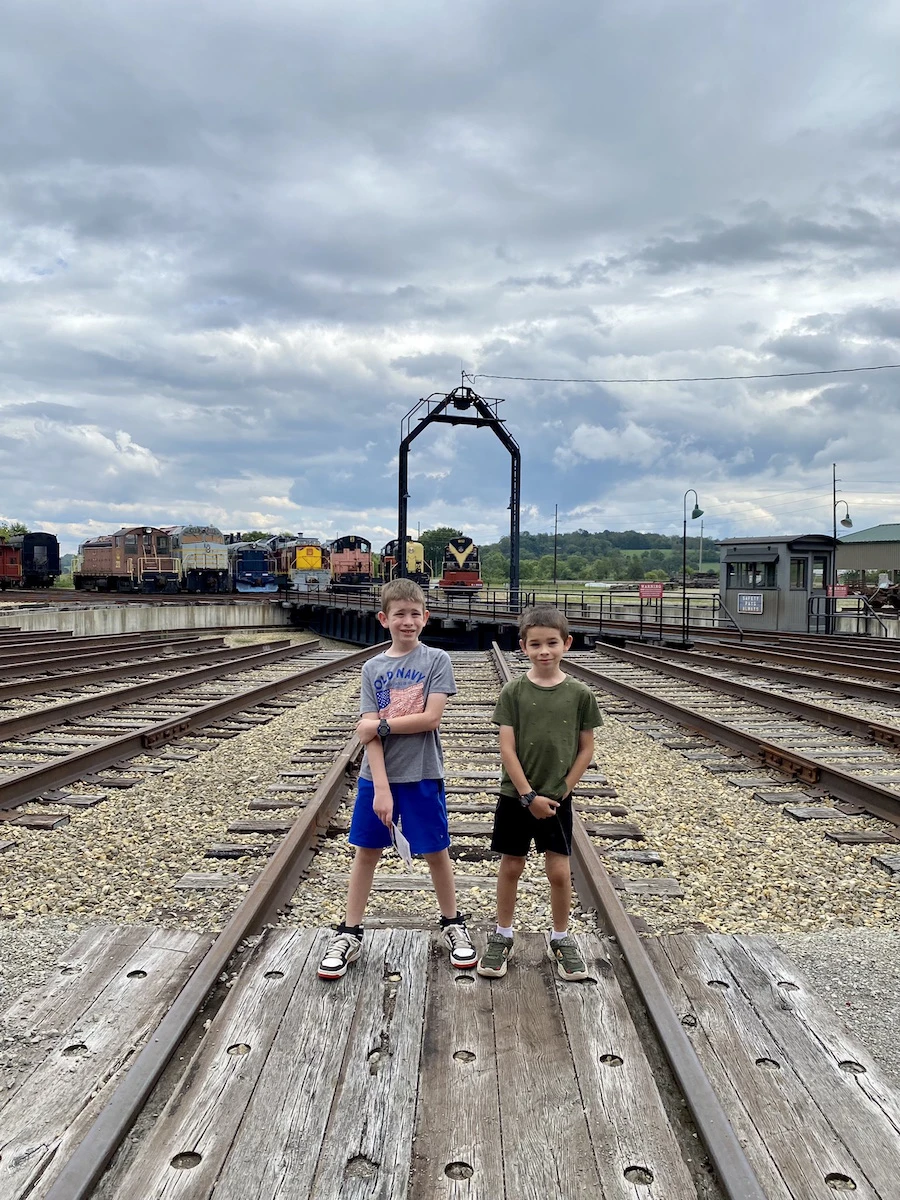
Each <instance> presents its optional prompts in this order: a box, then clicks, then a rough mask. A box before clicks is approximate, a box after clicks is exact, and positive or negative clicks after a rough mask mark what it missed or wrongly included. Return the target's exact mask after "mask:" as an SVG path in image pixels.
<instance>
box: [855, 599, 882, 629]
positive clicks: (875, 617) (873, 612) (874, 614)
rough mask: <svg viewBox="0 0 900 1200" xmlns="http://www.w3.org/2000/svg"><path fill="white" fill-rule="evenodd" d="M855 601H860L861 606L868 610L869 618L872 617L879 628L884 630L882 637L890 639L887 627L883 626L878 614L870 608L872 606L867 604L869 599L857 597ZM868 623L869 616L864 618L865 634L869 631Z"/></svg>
mask: <svg viewBox="0 0 900 1200" xmlns="http://www.w3.org/2000/svg"><path fill="white" fill-rule="evenodd" d="M857 600H859V601H861V602H862V606H863V608H867V609H868V610H869V613H870V614H871V617H872V618H873V619H874V620H876V621H877V622H878V624H879V625H880V626H881V628H882V629H883V630H884V636H885V637H890V634H889V633H888V627H887V625H885V623H884V621H882V619H881V617H879V615H878V613H877V612H876V611H875V609H874V608H873V607H872V605H871V604H870V603H869V597H868V596H858V597H857ZM868 622H869V616H866V632H867V633H868V631H869V630H868Z"/></svg>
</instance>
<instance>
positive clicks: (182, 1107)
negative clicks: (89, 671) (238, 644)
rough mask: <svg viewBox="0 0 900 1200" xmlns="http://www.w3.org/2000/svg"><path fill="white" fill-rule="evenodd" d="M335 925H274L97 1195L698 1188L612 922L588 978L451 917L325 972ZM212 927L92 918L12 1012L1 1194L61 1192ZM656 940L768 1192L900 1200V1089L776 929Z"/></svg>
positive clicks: (595, 941)
mask: <svg viewBox="0 0 900 1200" xmlns="http://www.w3.org/2000/svg"><path fill="white" fill-rule="evenodd" d="M328 936H329V934H328V931H326V930H301V929H293V930H291V929H281V930H276V931H273V932H272V933H270V934H269V935H268V936H267V937H266V938H265V939H264V940H262V941H261V942H260V943H259V945H258V946H257V947H256V949H255V950H254V951H253V953H252V955H251V958H250V961H249V962H248V964H247V966H246V968H245V969H244V970H243V971H242V973H241V975H240V976H239V977H238V979H237V980H236V982H235V984H234V986H233V988H231V990H230V991H229V993H228V996H227V998H226V1000H225V1002H224V1004H223V1005H222V1007H221V1008H220V1009H219V1011H218V1012H217V1013H216V1015H215V1017H214V1018H213V1020H212V1022H211V1024H210V1025H209V1028H208V1029H207V1030H206V1032H205V1033H204V1036H203V1037H202V1039H200V1041H199V1042H198V1044H197V1048H196V1051H195V1052H194V1054H193V1057H192V1058H191V1060H190V1061H185V1062H183V1063H180V1064H179V1072H180V1074H179V1076H178V1078H177V1079H175V1078H170V1081H169V1083H170V1088H169V1091H167V1092H166V1096H167V1097H168V1098H167V1100H166V1103H165V1105H164V1107H163V1109H162V1112H161V1115H159V1117H158V1118H157V1119H156V1121H155V1122H154V1123H153V1124H152V1125H150V1126H149V1128H147V1129H145V1130H144V1131H143V1132H142V1134H141V1136H140V1137H136V1138H134V1139H132V1140H130V1141H129V1143H128V1144H127V1145H126V1148H125V1150H123V1152H122V1153H121V1154H120V1155H119V1156H118V1158H117V1159H116V1161H115V1163H114V1164H113V1167H112V1168H111V1170H110V1171H109V1172H108V1174H107V1176H106V1177H105V1179H104V1180H103V1182H102V1184H101V1185H100V1188H99V1189H98V1192H97V1196H98V1200H99V1198H101V1197H102V1198H103V1200H107V1198H111V1197H128V1198H129V1200H130V1198H131V1197H135V1198H137V1197H140V1200H163V1198H165V1200H177V1198H184V1200H188V1198H190V1200H211V1198H212V1197H215V1200H223V1198H224V1200H276V1198H279V1200H286V1198H288V1197H290V1198H291V1200H335V1198H337V1197H341V1200H344V1198H347V1200H363V1198H364V1197H365V1198H375V1197H378V1198H379V1200H463V1198H465V1200H532V1198H533V1200H538V1198H540V1200H547V1198H550V1197H560V1198H564V1200H582V1198H584V1200H588V1198H589V1197H590V1198H591V1200H696V1196H697V1192H696V1189H695V1185H694V1183H693V1181H692V1178H691V1174H690V1172H689V1170H688V1167H687V1166H686V1165H685V1161H684V1159H683V1157H682V1150H683V1149H684V1141H683V1140H682V1141H679V1138H682V1139H683V1134H679V1135H678V1136H676V1134H675V1133H674V1132H673V1130H672V1128H671V1127H670V1124H669V1121H668V1117H667V1115H666V1112H665V1110H664V1107H663V1103H662V1101H661V1099H660V1097H659V1094H658V1092H657V1089H656V1085H655V1082H654V1077H653V1073H652V1071H651V1068H650V1066H649V1064H648V1062H647V1059H646V1057H645V1054H644V1050H643V1048H642V1046H641V1042H640V1035H639V1033H638V1031H637V1029H636V1028H635V1026H634V1024H633V1022H632V1018H631V1015H630V1013H629V1010H628V1006H627V1004H626V1000H625V997H624V995H623V993H622V992H621V990H620V988H619V985H618V982H617V980H616V975H615V973H614V971H613V970H612V968H611V966H610V965H609V963H608V962H607V961H606V957H605V955H606V949H605V944H604V942H603V941H602V940H601V939H600V938H599V937H597V936H593V935H590V936H581V935H579V940H580V941H581V944H582V948H583V950H584V951H585V952H586V956H587V958H588V962H589V964H590V966H591V969H592V972H593V974H592V978H591V980H589V981H587V982H585V983H582V984H578V983H564V982H563V981H561V980H559V979H558V977H557V976H556V973H555V971H554V969H553V964H552V963H551V962H550V961H549V960H548V959H547V957H546V953H545V949H544V942H543V939H542V938H541V937H539V936H537V935H527V936H520V937H519V938H517V940H516V948H515V954H514V957H513V959H512V960H511V963H510V969H509V972H508V974H507V976H506V977H505V978H504V979H500V980H492V981H488V980H483V979H479V978H478V977H477V976H476V975H475V974H474V972H467V971H452V970H451V968H450V967H449V966H448V964H447V959H446V951H445V950H444V949H443V947H442V946H440V945H439V944H438V943H437V941H436V940H435V939H432V938H431V936H430V935H429V934H426V933H422V932H420V931H415V930H398V929H391V930H387V929H385V930H373V931H371V932H369V933H368V934H367V935H366V943H365V950H364V954H363V957H362V958H361V959H360V960H359V961H358V962H357V963H355V964H353V965H352V966H351V967H350V969H349V971H348V973H347V975H346V977H345V978H344V979H343V980H340V981H338V982H336V983H325V982H323V981H321V980H319V979H318V977H317V976H316V972H315V968H316V964H317V962H318V960H319V957H320V955H321V952H322V948H323V946H324V943H325V940H326V938H327V937H328ZM207 944H208V939H206V938H201V937H198V936H196V935H193V934H186V933H173V932H160V931H153V930H149V929H146V928H136V927H125V928H123V929H109V928H104V929H98V930H94V931H91V932H90V933H88V934H86V935H85V936H84V937H83V938H82V939H81V940H80V941H79V943H78V944H77V945H76V946H75V947H74V948H73V949H72V951H71V952H70V954H69V956H68V958H67V960H66V961H65V964H64V966H63V967H62V968H61V970H60V973H59V975H58V976H56V977H55V978H54V979H53V980H51V981H50V983H49V984H48V985H46V986H45V987H44V988H43V989H41V990H40V991H37V992H36V993H35V994H34V996H32V997H30V998H25V999H23V1000H22V1001H20V1002H18V1003H17V1004H16V1005H15V1006H14V1007H13V1008H12V1009H11V1010H10V1011H9V1013H8V1014H7V1015H6V1017H5V1018H4V1021H5V1025H4V1029H3V1032H4V1034H5V1039H6V1040H5V1042H4V1056H3V1062H2V1070H3V1072H4V1073H3V1074H2V1075H0V1083H2V1085H3V1090H2V1092H0V1095H2V1097H3V1098H2V1101H0V1200H25V1197H26V1196H27V1197H28V1200H39V1198H40V1197H41V1196H43V1195H45V1194H46V1191H47V1188H48V1187H49V1184H50V1182H51V1181H52V1179H53V1177H54V1174H55V1171H56V1169H58V1166H59V1163H60V1162H61V1161H63V1160H64V1159H65V1157H66V1156H67V1155H68V1153H69V1152H70V1151H71V1149H72V1147H73V1146H74V1144H76V1143H77V1140H78V1138H79V1137H80V1136H81V1134H82V1133H83V1132H84V1130H85V1128H86V1127H87V1125H88V1123H89V1121H90V1120H91V1119H92V1118H93V1116H94V1114H95V1113H96V1111H97V1108H98V1105H100V1104H102V1103H104V1102H105V1101H106V1099H107V1098H108V1095H109V1093H110V1089H111V1086H112V1083H113V1082H114V1080H113V1074H114V1072H116V1071H118V1070H120V1069H121V1068H122V1067H123V1066H124V1065H125V1064H126V1062H127V1060H128V1058H129V1057H130V1056H131V1055H132V1054H133V1052H134V1049H135V1048H136V1046H138V1045H139V1044H141V1042H142V1041H144V1040H146V1038H147V1036H148V1034H149V1031H150V1028H151V1024H152V1021H153V1020H154V1019H158V1017H159V1016H160V1015H161V1013H162V1011H163V1010H164V1008H165V1007H166V1006H167V1005H168V1004H169V1003H170V1002H171V998H172V996H173V995H174V993H175V991H176V990H177V988H178V987H179V986H180V985H181V983H182V982H183V980H184V978H185V976H186V973H187V970H188V969H189V967H190V965H192V963H193V962H195V961H196V960H197V958H198V957H199V956H200V955H201V954H202V952H203V950H204V949H205V947H206V945H207ZM647 945H648V947H649V948H650V950H651V953H652V955H653V957H654V960H655V962H656V964H657V967H658V969H659V970H660V972H661V974H662V977H663V980H664V985H665V987H666V989H667V991H668V993H669V995H670V997H671V999H672V1001H673V1003H674V1004H675V1006H676V1010H677V1011H678V1012H679V1014H680V1015H681V1016H682V1019H683V1021H684V1023H685V1027H686V1028H687V1029H688V1031H689V1033H690V1035H691V1037H692V1040H693V1042H694V1045H695V1047H696V1049H697V1053H698V1055H699V1057H700V1059H701V1062H702V1063H703V1065H704V1067H705V1068H706V1070H707V1072H708V1074H709V1076H710V1078H711V1080H712V1083H713V1086H714V1087H715V1089H716V1091H717V1093H718V1095H719V1097H720V1099H721V1100H722V1103H723V1105H724V1106H725V1108H726V1111H727V1112H728V1115H729V1117H730V1119H731V1121H732V1123H733V1125H734V1127H735V1130H736V1132H737V1134H738V1137H739V1138H740V1140H741V1143H742V1144H743V1145H744V1146H745V1147H746V1152H747V1154H748V1157H749V1158H750V1160H751V1162H752V1165H753V1166H754V1168H755V1170H756V1171H757V1174H758V1176H759V1178H760V1180H761V1183H762V1185H763V1188H764V1190H765V1194H766V1196H767V1197H768V1198H769V1200H829V1198H830V1197H832V1196H833V1195H834V1193H835V1191H844V1190H853V1191H855V1193H856V1195H857V1196H859V1197H860V1200H896V1197H897V1195H898V1194H900V1193H898V1188H897V1180H898V1178H900V1097H898V1095H897V1093H896V1092H894V1091H892V1090H891V1088H890V1087H889V1086H888V1085H886V1084H885V1082H884V1081H883V1080H882V1079H880V1077H879V1072H878V1070H877V1068H876V1067H875V1065H874V1064H873V1063H872V1062H871V1060H870V1059H869V1058H868V1056H866V1055H865V1054H864V1052H863V1051H861V1050H860V1049H859V1048H857V1047H855V1046H853V1045H851V1044H850V1043H849V1042H848V1041H847V1039H846V1037H845V1036H844V1035H843V1034H842V1033H841V1032H840V1031H839V1029H838V1027H837V1025H836V1023H835V1022H834V1020H833V1018H832V1017H831V1016H830V1014H828V1013H827V1011H826V1010H825V1009H824V1007H823V1006H822V1005H820V1004H819V1002H818V1001H816V999H815V997H813V996H811V995H810V994H809V992H808V991H807V989H806V987H805V985H804V984H803V981H802V980H801V979H800V978H799V977H798V975H797V972H796V970H795V969H794V967H793V965H792V964H791V963H790V961H789V960H787V959H785V958H783V957H782V956H781V955H780V954H779V952H777V951H776V950H775V949H774V948H773V947H772V946H771V944H770V943H769V942H768V941H766V940H765V939H762V938H735V937H720V936H711V935H702V934H695V935H678V936H671V937H665V938H662V939H658V940H652V939H648V941H647ZM690 1159H691V1165H692V1168H693V1169H694V1170H695V1171H696V1170H697V1169H698V1167H699V1169H700V1170H701V1171H702V1159H703V1155H702V1148H699V1147H697V1146H696V1145H694V1146H692V1147H691V1152H690ZM704 1194H705V1192H704Z"/></svg>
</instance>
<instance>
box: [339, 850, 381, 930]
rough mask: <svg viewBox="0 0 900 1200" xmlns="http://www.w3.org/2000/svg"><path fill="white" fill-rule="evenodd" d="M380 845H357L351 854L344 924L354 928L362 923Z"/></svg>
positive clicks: (379, 853) (379, 852)
mask: <svg viewBox="0 0 900 1200" xmlns="http://www.w3.org/2000/svg"><path fill="white" fill-rule="evenodd" d="M381 854H382V851H381V847H376V848H374V849H370V848H369V847H368V846H357V847H356V854H355V855H354V856H353V866H352V867H351V868H350V883H349V884H348V885H347V910H346V913H345V915H344V924H345V925H346V926H348V927H349V928H355V927H356V926H357V925H361V924H362V919H363V916H364V915H365V911H366V905H367V904H368V902H369V893H370V892H371V891H372V880H373V879H374V878H375V868H376V867H377V866H378V860H379V859H380V858H381Z"/></svg>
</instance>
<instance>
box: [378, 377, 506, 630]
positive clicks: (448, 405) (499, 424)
mask: <svg viewBox="0 0 900 1200" xmlns="http://www.w3.org/2000/svg"><path fill="white" fill-rule="evenodd" d="M500 403H502V401H500V400H485V399H484V398H483V397H482V396H479V395H478V394H477V393H476V392H474V391H473V390H472V388H470V387H465V386H463V387H457V388H454V389H453V391H452V392H448V393H446V394H443V393H440V392H432V394H431V395H430V396H426V397H425V398H424V399H422V400H420V401H419V402H418V403H417V404H415V405H414V406H413V407H412V408H411V409H410V410H409V412H408V413H407V414H406V416H405V417H404V418H403V423H402V425H401V434H402V439H401V442H400V465H399V499H398V505H397V544H398V546H400V547H403V546H405V545H406V529H407V506H408V502H409V448H410V446H411V445H412V443H413V442H414V441H415V439H416V438H417V437H418V436H419V434H420V433H422V431H423V430H424V429H425V428H426V427H427V426H428V425H432V424H443V425H473V426H475V428H478V429H480V428H486V429H492V430H493V431H494V433H495V434H496V436H497V437H498V438H499V439H500V441H501V442H502V443H503V445H504V446H505V447H506V449H507V450H508V452H509V457H510V460H511V468H510V495H509V601H510V608H512V609H513V610H515V609H517V608H518V606H519V520H520V516H519V508H520V501H521V495H522V454H521V451H520V450H519V444H518V442H517V441H516V439H515V438H514V437H513V436H512V434H511V433H510V432H509V430H508V429H507V428H506V422H505V421H503V420H501V418H500V417H499V416H498V415H497V405H498V404H500ZM470 410H471V415H462V414H470ZM416 417H418V423H417V424H416V425H415V427H413V421H414V419H415V418H416ZM397 558H398V562H397V565H398V575H399V576H401V577H403V578H405V577H406V570H407V568H406V555H405V554H404V553H403V552H402V550H401V552H400V553H399V554H398V556H397Z"/></svg>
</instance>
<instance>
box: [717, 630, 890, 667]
mask: <svg viewBox="0 0 900 1200" xmlns="http://www.w3.org/2000/svg"><path fill="white" fill-rule="evenodd" d="M694 640H695V641H697V642H703V643H704V644H707V643H710V642H711V643H714V644H717V645H722V644H727V643H722V642H721V640H720V639H718V638H715V637H707V636H705V635H701V636H698V637H697V638H695V639H694ZM745 645H749V646H751V647H756V646H759V645H764V646H771V647H772V648H775V649H777V650H778V651H779V652H781V653H783V654H801V655H803V657H804V658H807V659H810V658H812V657H813V656H815V658H816V659H817V660H818V659H819V658H822V659H825V660H827V661H829V662H831V661H834V662H854V663H856V662H861V663H871V664H872V665H873V666H877V665H878V664H879V663H885V662H887V663H891V664H895V663H900V647H898V646H897V645H896V644H895V643H893V641H888V639H887V638H881V639H879V640H878V641H877V642H873V641H872V639H871V638H869V639H868V640H867V639H865V638H860V639H858V640H857V641H854V642H853V643H852V644H848V642H847V641H846V640H844V641H843V642H842V643H835V642H826V641H822V642H815V643H811V642H808V641H806V640H804V639H801V638H798V637H784V638H779V639H778V640H777V641H775V642H771V643H770V642H762V643H761V642H759V641H757V642H753V641H751V642H749V643H745Z"/></svg>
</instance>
